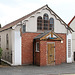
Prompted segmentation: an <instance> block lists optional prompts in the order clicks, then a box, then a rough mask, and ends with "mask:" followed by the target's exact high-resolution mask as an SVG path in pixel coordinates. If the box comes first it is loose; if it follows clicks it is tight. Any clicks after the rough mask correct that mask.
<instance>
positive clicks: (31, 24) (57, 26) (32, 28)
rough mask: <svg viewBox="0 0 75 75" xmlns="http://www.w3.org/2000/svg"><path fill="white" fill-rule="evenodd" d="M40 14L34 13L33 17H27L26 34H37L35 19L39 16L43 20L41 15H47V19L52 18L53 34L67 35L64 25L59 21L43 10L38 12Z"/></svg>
mask: <svg viewBox="0 0 75 75" xmlns="http://www.w3.org/2000/svg"><path fill="white" fill-rule="evenodd" d="M38 12H40V13H37V12H36V13H35V14H34V16H33V17H32V16H31V17H28V21H26V31H27V32H37V17H38V16H41V17H42V18H43V15H44V14H45V13H47V14H48V15H49V19H50V18H51V17H52V18H54V32H56V33H67V29H66V28H65V26H64V25H62V24H61V23H60V21H59V20H57V19H56V18H55V16H53V15H51V13H50V12H49V11H48V10H47V9H45V10H40V11H38Z"/></svg>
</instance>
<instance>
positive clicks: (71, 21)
mask: <svg viewBox="0 0 75 75" xmlns="http://www.w3.org/2000/svg"><path fill="white" fill-rule="evenodd" d="M74 19H75V16H74V17H73V18H72V19H71V21H70V22H69V23H68V26H69V25H70V24H71V22H72V21H73V20H74Z"/></svg>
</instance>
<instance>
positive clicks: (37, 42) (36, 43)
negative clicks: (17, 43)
mask: <svg viewBox="0 0 75 75" xmlns="http://www.w3.org/2000/svg"><path fill="white" fill-rule="evenodd" d="M37 44H39V42H36V52H40V44H39V50H38V48H37V47H38V46H37Z"/></svg>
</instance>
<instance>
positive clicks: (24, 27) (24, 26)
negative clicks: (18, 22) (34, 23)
mask: <svg viewBox="0 0 75 75" xmlns="http://www.w3.org/2000/svg"><path fill="white" fill-rule="evenodd" d="M25 32H26V25H23V33H25Z"/></svg>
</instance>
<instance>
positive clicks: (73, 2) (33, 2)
mask: <svg viewBox="0 0 75 75" xmlns="http://www.w3.org/2000/svg"><path fill="white" fill-rule="evenodd" d="M46 4H48V6H49V7H50V8H51V9H52V10H53V11H54V12H55V13H57V15H58V16H60V17H61V18H62V19H63V20H64V21H65V22H66V23H68V22H69V21H70V20H71V19H72V17H73V16H74V15H75V0H0V23H1V25H2V26H4V25H6V24H8V23H10V22H12V21H14V20H16V19H18V18H21V17H22V16H25V15H26V14H28V13H30V12H32V11H34V10H36V9H38V8H40V7H42V6H44V5H46Z"/></svg>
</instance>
